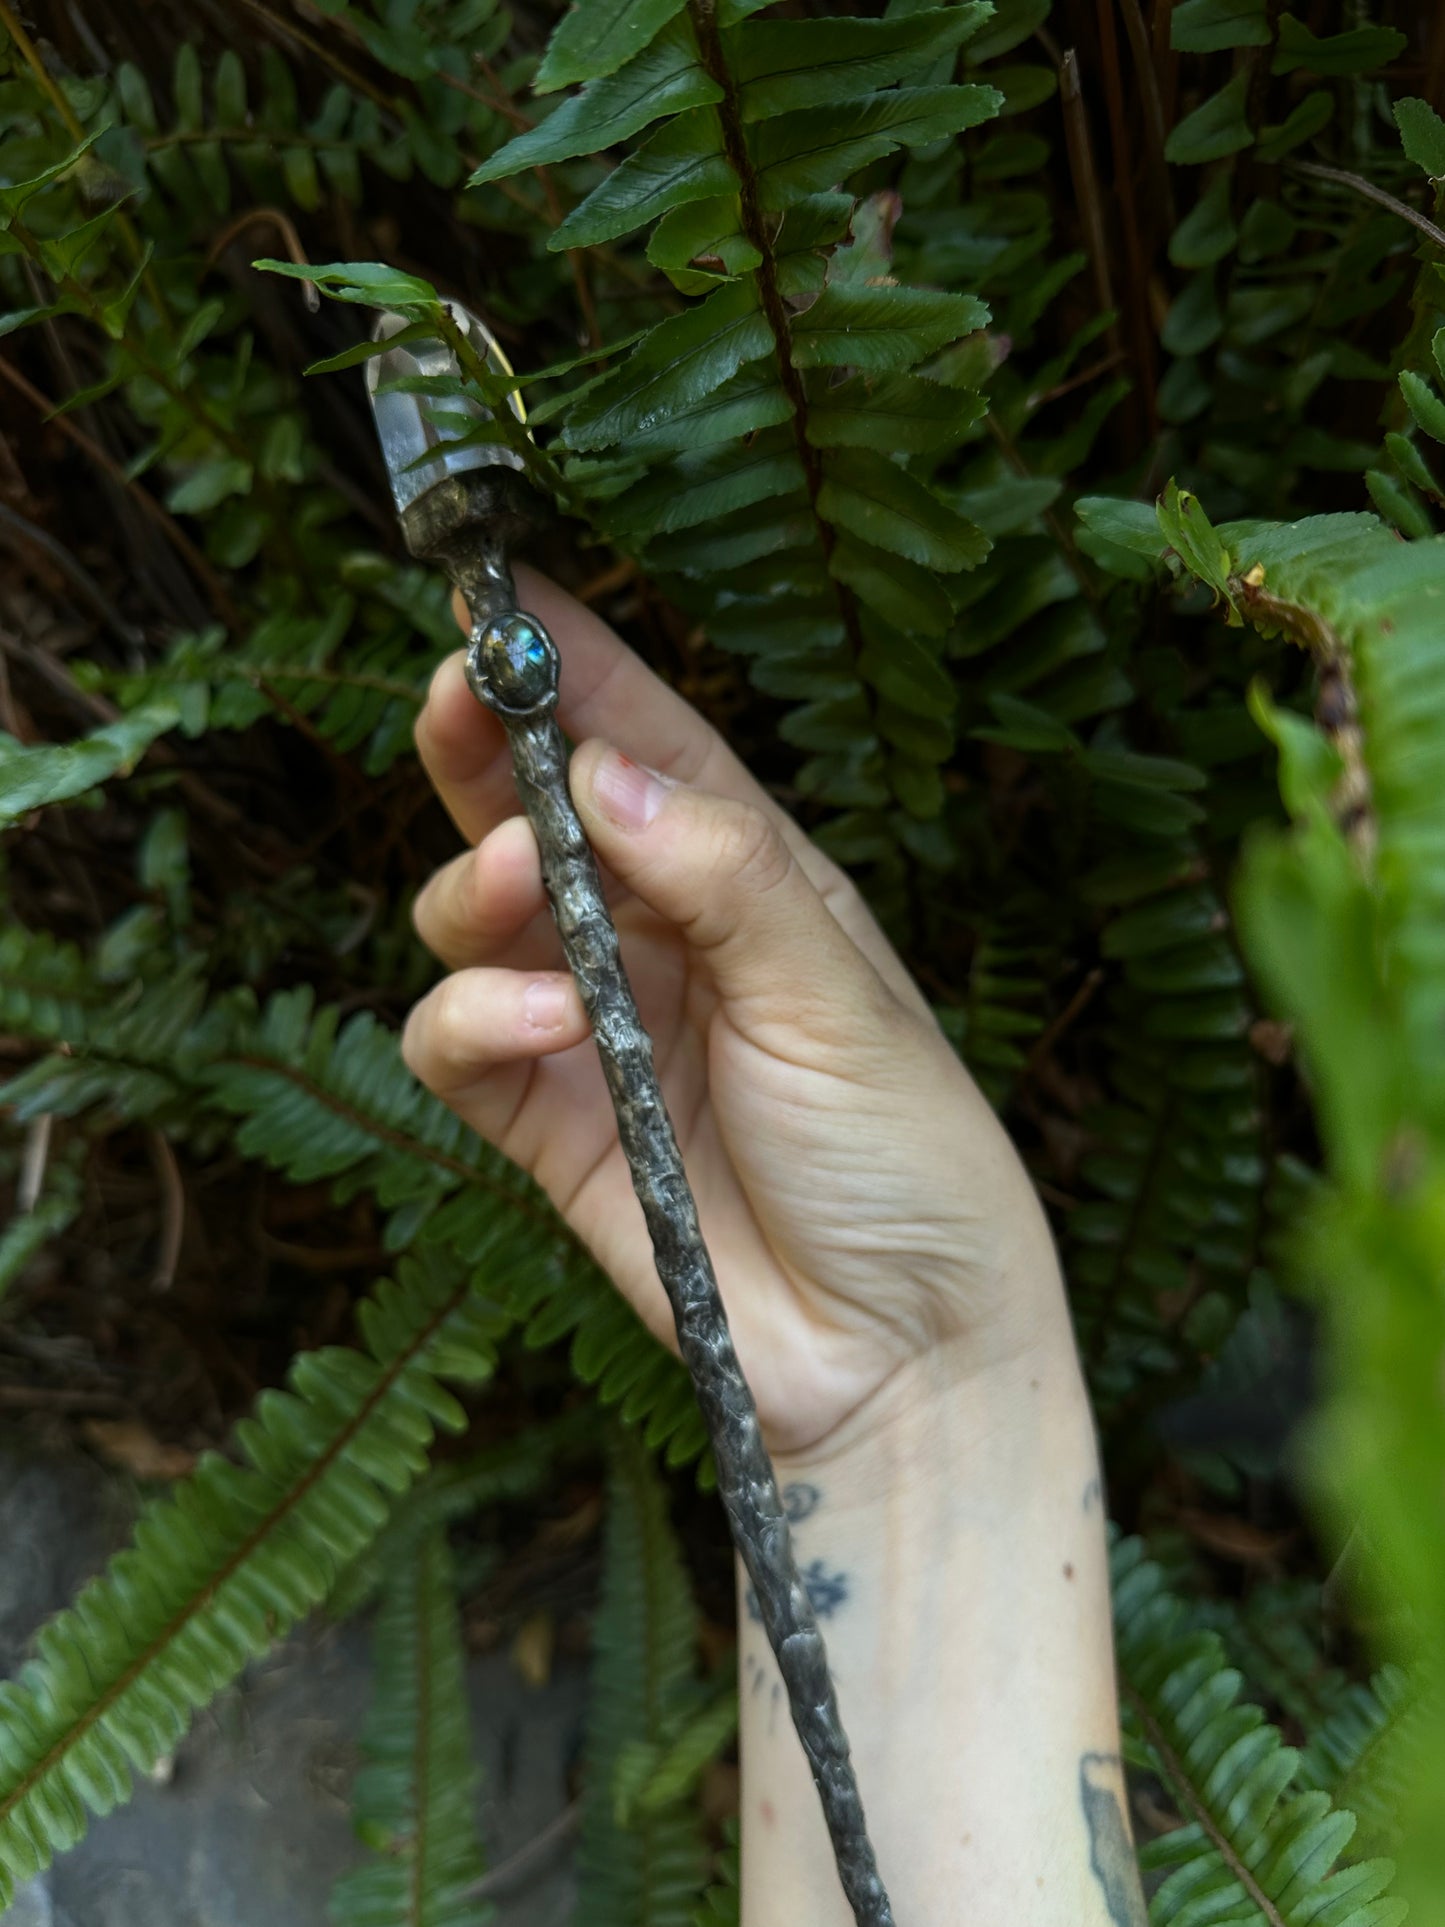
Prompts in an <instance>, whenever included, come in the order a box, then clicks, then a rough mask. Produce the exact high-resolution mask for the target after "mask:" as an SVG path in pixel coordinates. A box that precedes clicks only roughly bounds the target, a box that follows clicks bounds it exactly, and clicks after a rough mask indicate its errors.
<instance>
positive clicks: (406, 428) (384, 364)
mask: <svg viewBox="0 0 1445 1927" xmlns="http://www.w3.org/2000/svg"><path fill="white" fill-rule="evenodd" d="M446 308H447V313H448V314H449V315H450V316H451V318H452V320H453V321H455V322H456V323H457V325H458V327H460V328H464V329H465V330H466V331H467V333H468V334H469V335H470V337H471V339H472V342H473V343H474V345H475V347H476V349H477V352H478V353H479V354H481V355H483V356H484V357H485V358H486V361H487V364H488V366H489V367H492V368H494V369H495V370H496V371H497V373H498V374H503V373H505V374H510V373H511V372H512V370H511V366H510V364H509V363H508V361H507V358H506V356H505V355H504V354H503V353H502V350H501V348H500V347H499V346H498V344H497V342H496V340H495V338H494V337H493V335H492V332H491V330H490V329H489V328H488V327H487V326H486V324H485V323H484V322H483V321H481V320H479V319H478V317H477V316H476V315H474V314H473V313H472V312H471V311H470V309H467V308H464V307H462V306H461V304H460V303H459V302H455V301H449V302H447V304H446ZM406 326H407V320H406V316H405V315H399V314H391V313H387V314H383V315H380V316H379V317H378V319H377V322H376V326H375V327H374V328H373V329H372V339H373V340H374V341H386V340H388V339H389V338H390V337H391V336H392V335H395V334H399V333H400V332H401V330H402V329H403V328H405V327H406ZM459 372H460V370H459V369H458V367H457V362H456V357H455V356H454V355H453V353H452V351H451V349H450V348H449V347H448V346H447V344H446V343H445V342H444V341H408V342H404V343H402V344H401V346H399V347H396V348H389V349H388V350H387V352H386V353H385V354H384V355H373V357H372V358H371V360H370V361H368V362H367V364H366V392H367V394H368V396H369V397H370V399H371V412H372V418H373V420H374V421H375V423H376V432H377V435H378V437H379V438H380V441H381V452H382V456H383V458H384V459H385V462H386V472H387V477H388V479H389V480H390V482H391V492H392V496H393V498H394V500H395V502H396V508H397V513H398V514H401V513H402V512H403V511H404V510H406V509H408V508H410V507H411V505H412V503H413V502H415V501H416V500H417V498H418V497H419V496H422V495H425V494H426V492H427V490H428V489H429V488H434V487H435V486H436V484H437V483H438V482H440V481H444V480H445V478H446V477H447V476H448V475H457V474H462V473H464V472H465V471H466V470H468V469H473V468H496V467H501V468H516V469H520V468H521V467H522V466H523V464H522V458H521V456H520V455H518V454H517V453H516V452H515V450H513V449H510V448H508V447H507V446H506V445H505V444H504V443H502V442H486V441H476V442H467V443H465V445H463V446H460V447H457V446H453V444H454V443H456V442H457V440H458V439H459V438H460V437H461V436H463V435H465V434H466V433H467V430H468V428H469V427H470V426H472V425H474V424H476V423H478V422H487V421H491V420H492V419H493V417H492V415H491V412H490V410H488V409H486V408H484V407H483V406H482V405H481V403H480V402H476V401H471V400H469V399H467V398H466V397H464V396H445V397H443V396H438V397H436V398H432V397H430V396H426V395H412V394H402V393H397V392H392V393H390V394H384V393H381V392H379V391H380V390H382V389H383V388H384V386H385V384H386V383H388V382H392V381H399V380H404V379H406V378H408V377H411V376H415V375H455V374H458V373H459ZM511 405H512V412H513V414H515V415H516V417H517V419H518V421H521V422H525V420H526V415H525V413H524V411H523V409H522V406H521V402H520V400H519V399H518V397H517V396H516V395H513V396H512V398H511ZM437 413H442V414H443V415H444V416H445V417H448V418H450V419H445V420H443V421H441V422H437V421H435V420H433V419H432V417H433V416H434V415H436V414H437ZM463 416H465V417H466V426H464V425H463V423H462V421H461V420H460V419H459V418H460V417H463Z"/></svg>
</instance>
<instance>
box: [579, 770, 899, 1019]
mask: <svg viewBox="0 0 1445 1927" xmlns="http://www.w3.org/2000/svg"><path fill="white" fill-rule="evenodd" d="M571 785H572V798H573V801H574V803H575V804H576V806H577V813H578V815H579V816H580V817H581V818H582V821H583V824H584V825H585V827H586V830H587V834H588V836H589V837H590V839H591V841H592V845H593V848H594V849H595V850H596V852H597V854H598V856H600V857H601V859H602V860H603V862H604V863H605V864H606V865H607V867H608V868H609V869H610V870H611V871H612V872H613V874H614V875H615V876H616V877H617V878H618V879H619V880H620V881H621V882H623V883H625V884H626V885H627V887H628V888H629V889H630V890H631V891H632V892H633V894H634V895H635V896H637V897H639V898H640V899H641V900H642V902H644V903H645V904H646V905H647V906H648V908H649V909H651V910H655V911H656V912H657V914H658V915H659V916H661V917H663V918H665V919H666V920H667V922H669V923H672V924H675V925H676V926H677V928H678V929H679V930H680V931H681V932H682V934H683V935H684V936H685V937H686V938H687V940H688V942H689V943H690V944H691V945H692V947H693V949H694V950H696V951H698V952H700V953H701V954H702V955H703V956H704V957H705V958H706V961H707V965H708V968H709V970H710V971H711V973H712V977H713V981H714V983H715V985H716V987H717V990H718V994H719V995H720V996H721V997H722V999H723V1001H724V1003H725V1004H726V1005H727V1006H728V1012H729V1015H730V1017H731V1018H732V1019H733V1021H734V1022H735V1023H736V1024H737V1025H738V1027H739V1028H740V1029H743V1030H746V1031H752V1032H756V1031H757V1030H759V1029H761V1028H765V1027H769V1026H772V1025H775V1024H778V1023H782V1024H786V1025H790V1026H800V1027H802V1028H804V1029H806V1030H808V1031H810V1032H812V1033H813V1034H814V1035H816V1036H818V1037H820V1038H824V1037H827V1038H830V1039H831V1038H841V1037H847V1038H849V1039H856V1038H857V1036H858V1034H859V1028H860V1025H862V1026H870V1025H876V1023H877V1019H878V1017H879V1015H880V1013H881V1011H882V1010H883V1009H884V1008H885V1007H893V1006H894V1005H895V999H894V998H893V997H892V995H891V993H890V992H889V991H888V989H887V987H886V986H885V984H884V983H883V980H882V978H881V977H880V976H879V975H878V973H877V971H876V970H875V969H874V968H873V966H872V964H871V963H869V962H868V960H867V959H866V958H865V957H864V955H863V953H862V952H861V951H860V950H859V948H858V946H857V945H856V944H855V943H854V942H853V941H852V939H851V938H850V937H848V936H847V934H846V933H845V932H844V930H843V929H842V928H841V926H840V925H839V923H838V921H837V919H836V918H835V917H834V916H833V915H832V913H831V911H830V910H829V909H828V906H827V905H826V904H825V903H824V901H823V899H822V897H821V896H820V895H819V894H818V892H817V890H816V889H815V888H814V887H813V885H812V883H811V882H809V880H808V878H807V877H806V876H805V875H804V873H803V870H802V866H801V865H800V864H799V862H798V860H797V857H796V856H795V855H794V853H793V851H792V849H791V848H790V847H789V844H788V840H787V837H786V835H785V834H784V831H783V830H782V828H781V827H780V826H779V824H778V823H777V822H776V821H775V820H774V819H773V818H772V817H771V816H770V815H769V814H768V813H767V811H765V810H763V809H759V808H758V807H757V806H756V805H755V804H752V803H744V802H739V801H737V800H735V799H734V798H732V797H726V796H714V795H711V794H709V793H708V792H707V791H705V790H697V789H691V788H688V787H687V786H686V785H684V784H680V783H675V782H673V781H672V780H671V778H669V777H665V776H660V775H658V774H657V772H656V771H655V770H650V769H647V768H645V767H644V766H643V765H642V764H640V763H634V762H633V761H632V760H631V759H630V758H629V757H626V756H623V755H621V754H620V753H619V752H618V751H617V750H615V749H612V748H610V747H608V745H606V744H605V743H600V742H590V743H584V744H583V746H582V747H581V748H580V749H579V750H578V751H577V753H576V755H575V756H574V757H573V759H572V768H571ZM894 1014H896V1010H895V1012H894ZM865 1034H866V1031H865Z"/></svg>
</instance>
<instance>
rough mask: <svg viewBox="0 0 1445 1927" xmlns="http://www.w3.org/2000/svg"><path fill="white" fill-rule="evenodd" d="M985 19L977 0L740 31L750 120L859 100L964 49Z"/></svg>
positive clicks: (743, 98) (742, 91)
mask: <svg viewBox="0 0 1445 1927" xmlns="http://www.w3.org/2000/svg"><path fill="white" fill-rule="evenodd" d="M987 18H988V9H987V8H986V7H984V6H980V5H977V4H966V5H962V6H956V7H946V8H929V9H927V10H926V11H923V12H918V13H911V14H898V15H894V16H890V17H888V18H886V19H882V20H867V19H863V20H856V19H849V18H847V17H846V16H845V17H842V18H834V19H831V20H766V21H759V22H758V24H757V25H756V26H754V27H750V28H749V29H748V31H747V32H746V33H745V34H740V35H739V36H737V53H736V59H735V64H734V72H735V75H736V79H737V83H738V101H739V106H740V108H741V111H742V117H743V119H744V120H745V121H758V120H766V119H768V118H769V117H770V116H772V115H774V114H786V113H792V112H794V111H796V110H797V109H798V108H802V107H827V106H832V105H836V104H838V103H841V102H843V101H851V100H860V99H862V98H863V97H865V96H866V95H868V94H870V93H872V92H873V91H874V90H875V89H876V88H879V87H884V86H886V85H888V84H889V83H890V82H891V81H896V80H902V79H904V78H906V77H908V76H910V75H916V74H918V73H920V72H921V71H922V70H924V69H926V68H928V67H930V66H931V65H932V64H933V62H934V61H936V60H938V59H939V58H940V57H941V56H943V55H946V54H951V53H953V52H955V51H956V50H957V49H958V48H959V47H961V46H962V45H963V43H964V41H965V40H967V39H968V38H969V36H970V35H971V34H974V33H976V32H977V31H978V29H979V27H980V26H982V24H983V22H984V21H985V20H986V19H987Z"/></svg>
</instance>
